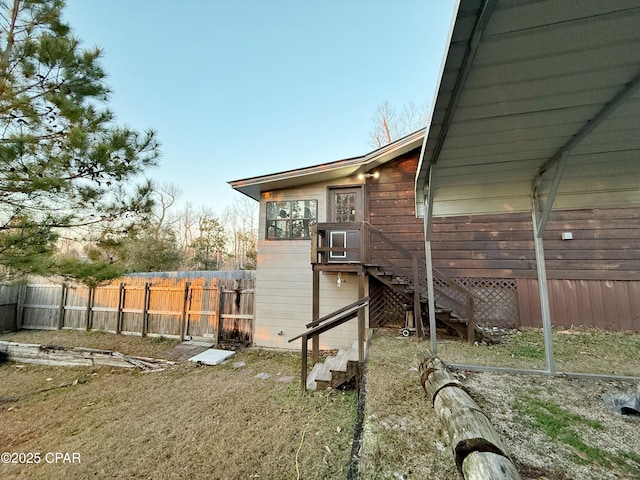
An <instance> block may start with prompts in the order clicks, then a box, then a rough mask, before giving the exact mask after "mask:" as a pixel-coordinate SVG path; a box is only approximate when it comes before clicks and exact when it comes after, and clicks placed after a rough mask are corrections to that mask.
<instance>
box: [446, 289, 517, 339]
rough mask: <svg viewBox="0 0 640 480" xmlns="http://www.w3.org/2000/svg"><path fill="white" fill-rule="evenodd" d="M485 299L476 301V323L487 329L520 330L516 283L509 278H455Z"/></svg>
mask: <svg viewBox="0 0 640 480" xmlns="http://www.w3.org/2000/svg"><path fill="white" fill-rule="evenodd" d="M453 280H454V281H455V282H456V283H458V284H460V285H462V286H463V287H466V288H468V289H469V290H471V291H472V292H473V293H475V294H476V295H478V296H479V297H481V298H483V299H484V302H480V301H477V300H476V301H475V303H474V304H475V317H476V323H477V324H478V325H481V326H485V327H498V328H518V327H519V326H520V315H519V312H518V291H517V287H516V281H515V280H514V279H508V278H506V279H505V278H454V279H453Z"/></svg>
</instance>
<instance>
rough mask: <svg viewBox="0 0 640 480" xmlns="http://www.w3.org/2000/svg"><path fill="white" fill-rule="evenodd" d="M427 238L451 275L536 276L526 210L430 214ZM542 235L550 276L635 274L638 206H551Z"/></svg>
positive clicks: (639, 254)
mask: <svg viewBox="0 0 640 480" xmlns="http://www.w3.org/2000/svg"><path fill="white" fill-rule="evenodd" d="M563 232H570V233H571V234H572V235H573V240H562V233H563ZM431 240H432V241H431V246H432V256H433V259H434V265H435V266H436V268H439V269H440V270H442V271H443V272H444V273H445V274H447V275H449V276H451V277H498V278H536V277H537V274H536V260H535V252H534V249H533V228H532V222H531V215H529V214H522V213H517V214H502V215H482V216H468V217H441V218H434V220H433V235H432V239H431ZM543 241H544V248H545V259H546V267H547V277H548V278H550V279H576V280H634V281H638V280H640V209H639V208H626V209H602V210H600V209H592V210H567V211H560V212H553V213H552V214H551V216H550V219H549V222H548V224H547V228H546V231H545V234H544V237H543Z"/></svg>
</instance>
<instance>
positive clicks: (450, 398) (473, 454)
mask: <svg viewBox="0 0 640 480" xmlns="http://www.w3.org/2000/svg"><path fill="white" fill-rule="evenodd" d="M419 371H420V383H421V384H422V387H423V388H424V390H425V392H427V395H428V396H429V398H430V400H431V402H432V404H433V408H434V410H435V412H436V415H437V416H438V419H439V420H440V421H441V422H442V423H443V425H444V426H445V429H446V431H447V434H448V437H449V444H450V446H451V449H452V450H453V453H454V456H455V462H456V466H457V467H458V470H459V471H460V473H461V474H462V475H463V476H464V478H465V480H479V479H482V480H506V479H511V480H519V479H520V476H519V475H518V472H517V470H516V468H515V466H514V465H513V463H512V462H511V460H510V459H509V456H508V455H507V450H506V448H505V446H504V444H503V443H502V440H501V439H500V437H499V436H498V433H497V432H496V431H495V429H494V428H493V425H492V424H491V421H490V420H489V418H488V417H487V416H486V415H485V413H484V412H483V411H482V410H481V409H480V407H479V406H478V405H477V404H476V402H475V401H474V400H473V398H471V396H470V395H469V393H468V392H467V390H466V389H465V388H464V386H463V385H462V384H461V382H460V381H459V380H457V379H456V378H455V377H454V376H453V375H452V374H451V373H449V371H448V370H447V368H446V365H445V364H444V363H443V362H442V361H441V360H440V359H438V358H436V357H434V356H432V355H430V354H427V355H423V356H422V357H421V358H420V366H419Z"/></svg>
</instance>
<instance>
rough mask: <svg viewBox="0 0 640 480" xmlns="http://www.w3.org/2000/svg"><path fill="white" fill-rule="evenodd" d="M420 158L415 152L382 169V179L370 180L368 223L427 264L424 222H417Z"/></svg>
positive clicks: (418, 220) (419, 220)
mask: <svg viewBox="0 0 640 480" xmlns="http://www.w3.org/2000/svg"><path fill="white" fill-rule="evenodd" d="M419 154H420V150H419V149H417V150H413V151H411V152H408V153H406V154H404V155H401V156H400V157H398V158H397V159H396V160H394V161H392V162H389V163H387V164H385V165H383V166H382V167H381V168H379V169H378V171H379V173H380V177H379V178H377V179H373V178H371V179H368V180H367V188H366V192H367V196H368V199H369V201H368V210H369V211H368V220H369V223H371V225H373V226H374V227H375V228H377V229H378V230H381V231H382V232H383V233H384V234H385V235H387V236H389V237H390V238H392V239H393V240H394V241H396V242H398V243H399V244H401V245H402V246H403V247H404V248H406V249H407V250H409V251H410V252H413V253H415V254H416V255H418V258H421V259H422V260H424V258H425V255H424V221H423V220H422V219H421V218H416V212H415V200H414V178H415V173H416V167H417V164H418V156H419ZM387 255H391V256H392V255H393V252H388V253H387Z"/></svg>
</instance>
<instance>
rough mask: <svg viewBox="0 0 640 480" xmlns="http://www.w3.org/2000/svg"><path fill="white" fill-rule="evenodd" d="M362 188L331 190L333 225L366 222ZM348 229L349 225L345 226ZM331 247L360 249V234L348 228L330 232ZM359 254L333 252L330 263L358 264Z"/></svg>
mask: <svg viewBox="0 0 640 480" xmlns="http://www.w3.org/2000/svg"><path fill="white" fill-rule="evenodd" d="M363 204H364V202H363V194H362V187H350V188H332V189H330V190H329V221H330V222H332V223H345V224H348V223H360V222H362V221H363V220H364V208H363ZM345 227H347V225H345ZM329 245H330V246H331V247H337V248H358V247H359V246H360V232H359V231H357V230H349V229H348V228H345V229H344V230H343V229H334V230H332V231H330V232H329ZM359 260H360V255H359V254H358V252H347V251H340V250H337V251H332V252H330V253H329V261H330V262H336V263H340V262H357V261H359Z"/></svg>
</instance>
